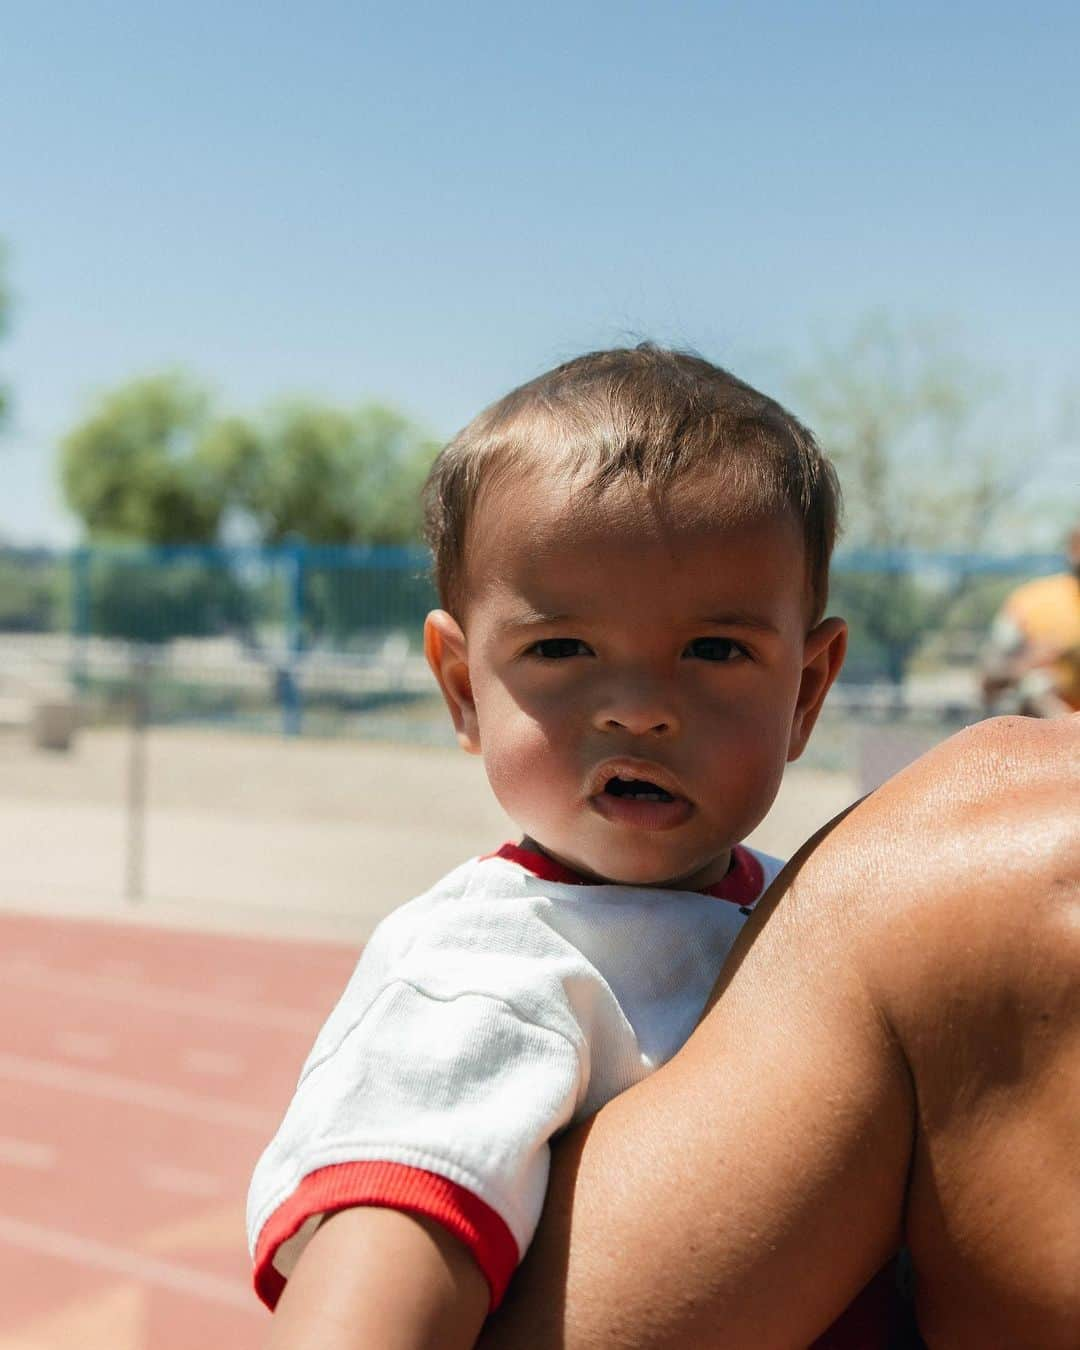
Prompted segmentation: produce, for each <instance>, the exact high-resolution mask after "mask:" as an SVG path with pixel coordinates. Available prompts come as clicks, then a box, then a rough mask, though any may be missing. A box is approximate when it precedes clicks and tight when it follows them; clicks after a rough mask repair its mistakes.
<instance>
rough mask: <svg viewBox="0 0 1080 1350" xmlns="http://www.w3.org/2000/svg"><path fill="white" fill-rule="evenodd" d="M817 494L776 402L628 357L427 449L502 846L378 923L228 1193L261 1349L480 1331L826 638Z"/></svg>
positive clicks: (655, 1034)
mask: <svg viewBox="0 0 1080 1350" xmlns="http://www.w3.org/2000/svg"><path fill="white" fill-rule="evenodd" d="M838 496H839V494H838V488H837V484H836V479H835V475H834V473H833V470H832V468H831V466H830V465H829V464H828V462H827V461H826V460H825V459H824V458H823V456H822V455H821V453H820V451H819V449H818V447H817V446H816V444H815V442H814V439H813V437H812V436H811V435H810V433H809V432H808V431H807V430H806V429H805V428H804V427H803V426H801V425H800V424H799V422H798V421H797V420H796V419H795V418H794V417H792V416H791V415H790V414H789V413H787V412H786V411H785V410H784V409H783V408H781V407H780V406H779V405H778V404H776V403H775V402H773V401H772V400H771V399H769V398H767V397H765V396H764V395H762V394H759V393H757V392H756V391H755V390H753V389H752V388H750V387H749V386H748V385H746V384H743V383H742V382H741V381H739V380H737V379H735V378H734V377H733V376H731V375H729V374H727V373H726V372H725V371H723V370H721V369H719V368H717V367H716V366H713V365H711V364H710V363H709V362H707V361H705V360H702V359H701V358H699V357H696V356H691V355H687V354H683V353H680V352H672V351H665V350H660V349H657V348H655V347H652V346H644V347H639V348H637V349H635V350H615V351H606V352H597V353H594V354H591V355H587V356H582V357H579V358H578V359H576V360H573V361H570V362H568V363H567V364H565V365H563V366H560V367H558V368H557V369H555V370H553V371H551V372H549V373H548V374H545V375H542V376H540V377H539V378H538V379H536V380H533V381H532V382H531V383H529V384H526V385H524V386H522V387H521V388H520V389H516V390H514V391H513V392H512V393H510V394H508V395H507V396H506V397H505V398H503V399H502V400H501V401H499V402H498V403H496V404H494V405H493V406H492V407H490V408H488V409H487V410H485V411H484V412H482V413H481V414H480V415H479V416H478V417H477V418H476V419H475V420H474V421H473V422H472V423H470V425H469V426H467V427H466V428H465V430H464V431H462V432H461V433H460V434H459V435H458V436H457V437H456V438H455V439H454V440H453V441H452V442H451V443H450V444H449V445H448V446H447V447H446V448H445V449H444V450H443V452H442V454H441V455H440V456H439V458H438V460H437V461H436V464H435V466H434V468H433V469H432V472H431V476H430V479H429V482H428V487H427V507H428V533H429V539H430V543H431V546H432V550H433V554H434V559H435V571H436V577H437V581H438V585H439V592H440V597H441V601H442V604H443V608H442V609H439V610H435V611H434V612H433V613H432V614H430V615H429V616H428V619H427V624H426V629H425V648H426V652H427V658H428V661H429V663H430V665H431V668H432V671H433V672H434V674H435V678H436V679H437V680H438V682H439V686H440V688H441V690H442V693H443V696H444V698H445V700H446V704H447V707H448V709H449V712H450V716H451V718H452V720H453V724H454V728H455V731H456V733H457V738H458V741H459V742H460V744H461V745H462V747H463V748H464V749H465V750H467V751H469V752H470V753H472V754H478V755H482V756H483V759H484V767H485V769H486V771H487V775H488V778H489V780H490V782H491V786H492V789H493V791H494V792H495V795H496V796H497V797H498V799H499V801H500V803H501V804H502V806H503V807H504V809H505V810H506V811H507V813H508V814H509V815H510V816H511V817H512V818H513V820H514V821H515V822H516V823H517V824H518V826H519V827H520V829H521V831H522V837H521V839H520V841H519V842H517V843H510V844H505V845H504V846H503V847H502V848H500V849H499V850H498V851H497V852H495V853H493V854H490V855H488V856H487V857H483V858H474V859H472V860H471V861H469V862H466V863H464V864H463V865H462V866H460V867H458V868H457V869H456V870H455V871H453V872H451V873H450V875H449V876H447V877H444V878H443V879H442V880H441V881H440V882H438V883H437V884H436V885H435V886H434V887H433V888H432V889H431V890H430V891H428V892H427V893H426V894H425V895H423V896H421V897H420V898H419V899H416V900H414V901H412V902H411V903H409V904H407V905H405V906H403V907H402V908H400V909H398V910H396V911H395V912H394V913H393V914H392V915H390V917H389V918H387V919H386V920H384V922H383V923H382V924H380V925H379V927H378V929H377V930H376V931H375V933H374V934H373V935H372V938H371V940H370V942H369V943H368V946H367V948H366V949H365V951H364V954H363V957H362V958H361V960H360V963H359V965H358V967H357V969H356V972H355V974H354V976H353V978H352V980H351V981H350V983H349V986H348V988H347V989H346V991H345V993H344V995H343V997H342V999H341V1001H340V1002H339V1004H338V1006H337V1008H336V1009H335V1010H334V1012H333V1013H332V1014H331V1016H330V1018H329V1020H328V1021H327V1023H326V1025H325V1027H324V1028H323V1030H322V1032H321V1033H320V1035H319V1037H318V1039H317V1041H316V1043H315V1047H314V1049H313V1050H312V1052H311V1055H310V1057H309V1058H308V1060H307V1063H306V1064H305V1066H304V1068H303V1071H302V1073H301V1076H300V1081H299V1084H298V1087H297V1090H296V1095H295V1096H294V1098H293V1101H292V1103H291V1105H290V1107H289V1110H288V1112H287V1114H286V1116H285V1119H284V1121H283V1123H282V1125H281V1127H280V1129H279V1130H278V1133H277V1135H276V1137H275V1138H274V1140H273V1142H272V1143H271V1144H270V1146H269V1148H268V1149H267V1150H266V1152H265V1153H264V1155H263V1157H262V1158H261V1160H260V1162H259V1164H258V1166H257V1168H256V1171H255V1175H254V1178H253V1180H252V1185H251V1193H250V1197H249V1203H248V1232H249V1241H250V1245H251V1249H252V1252H253V1255H254V1259H255V1266H256V1272H255V1283H256V1288H257V1290H258V1293H259V1295H260V1296H261V1297H262V1299H263V1300H264V1302H266V1303H267V1304H268V1305H269V1306H270V1307H274V1306H275V1304H276V1303H277V1301H278V1298H279V1296H281V1295H282V1293H283V1291H284V1290H286V1288H287V1290H288V1292H287V1293H286V1294H285V1297H284V1298H283V1299H282V1303H281V1307H280V1309H279V1312H278V1315H277V1317H275V1332H274V1345H276V1346H286V1345H289V1346H293V1345H295V1346H299V1345H301V1344H304V1345H306V1344H312V1345H315V1344H318V1345H319V1346H321V1347H329V1346H337V1345H341V1346H351V1345H356V1346H360V1345H370V1346H376V1345H377V1346H383V1345H386V1346H390V1345H393V1346H403V1347H404V1346H420V1345H428V1344H430V1345H438V1346H440V1347H453V1346H458V1345H460V1346H469V1345H471V1344H472V1343H473V1340H474V1339H475V1336H476V1335H477V1333H478V1331H479V1328H480V1326H481V1324H482V1322H483V1318H484V1316H485V1315H486V1313H487V1311H488V1310H489V1308H490V1307H494V1306H496V1305H497V1304H498V1302H499V1300H500V1298H501V1297H502V1294H503V1292H504V1290H505V1288H506V1285H507V1283H508V1281H509V1279H510V1277H511V1275H512V1273H513V1271H514V1269H515V1267H516V1265H517V1263H518V1261H519V1260H520V1258H521V1256H522V1254H523V1253H524V1251H525V1249H526V1247H527V1246H528V1243H529V1241H530V1239H531V1237H532V1235H533V1232H534V1230H535V1227H536V1224H537V1221H538V1219H539V1215H540V1210H541V1207H542V1205H543V1200H544V1192H545V1186H546V1182H547V1173H548V1163H549V1141H550V1140H551V1138H552V1137H553V1136H554V1135H556V1134H557V1133H558V1132H559V1131H561V1130H563V1129H564V1128H566V1127H567V1126H568V1125H569V1124H571V1123H572V1122H574V1121H577V1120H580V1119H581V1118H582V1117H585V1116H588V1115H590V1114H591V1113H593V1112H594V1111H596V1110H597V1109H598V1108H599V1107H601V1106H602V1105H603V1104H604V1103H605V1102H606V1101H608V1100H609V1099H610V1098H611V1097H613V1096H614V1095H615V1094H616V1093H619V1092H622V1091H624V1090H625V1089H627V1088H628V1087H630V1086H632V1085H633V1084H634V1083H636V1082H638V1081H639V1080H640V1079H642V1078H643V1077H644V1076H645V1075H647V1074H649V1073H650V1072H651V1071H652V1070H653V1069H655V1068H656V1067H657V1066H659V1065H660V1064H662V1063H664V1062H665V1061H666V1060H667V1059H669V1058H670V1057H671V1056H672V1055H673V1054H674V1053H675V1052H676V1051H677V1050H678V1049H679V1047H680V1046H681V1045H682V1044H683V1042H684V1041H685V1040H686V1038H687V1037H688V1035H689V1034H690V1032H691V1031H692V1030H693V1028H694V1025H695V1023H696V1022H697V1020H698V1018H699V1016H700V1014H701V1011H702V1009H703V1007H704V1005H705V1001H706V999H707V997H708V994H709V992H710V990H711V988H712V986H713V984H714V983H715V980H716V977H717V974H718V972H719V970H720V967H721V965H722V963H723V961H724V959H725V956H726V955H727V953H728V951H729V949H730V947H731V944H732V942H733V941H734V939H735V937H736V935H737V933H738V931H739V929H740V928H741V926H742V924H743V923H744V921H745V918H746V916H747V915H748V914H749V912H750V910H751V908H752V907H753V905H754V904H755V902H756V901H757V900H758V898H759V897H760V896H761V894H762V893H763V891H764V890H765V889H766V887H767V886H768V885H769V883H770V882H771V880H772V879H773V877H774V876H775V875H776V873H777V872H778V871H779V869H780V866H781V863H780V861H779V860H777V859H774V858H770V857H767V856H765V855H763V854H760V853H758V852H756V851H754V850H753V849H750V848H748V847H746V846H745V845H744V844H742V843H741V842H740V841H741V840H743V839H744V838H745V837H746V836H747V835H748V834H749V833H750V831H752V830H753V829H754V827H755V826H756V825H757V824H758V823H759V822H760V821H761V820H762V818H763V817H764V816H765V814H766V812H767V811H768V809H769V807H770V805H771V804H772V801H773V799H774V797H775V795H776V792H777V789H778V787H779V784H780V780H781V776H782V774H783V770H784V765H785V764H786V763H787V762H788V761H789V760H793V759H795V758H797V757H798V756H799V755H800V754H801V753H802V750H803V748H804V746H805V745H806V742H807V739H808V737H809V735H810V732H811V730H812V728H813V726H814V722H815V720H816V718H817V716H818V713H819V712H820V709H821V705H822V702H823V700H824V698H825V695H826V693H827V692H828V690H829V687H830V685H831V684H832V682H833V680H834V679H835V677H836V674H837V672H838V671H839V669H840V665H841V662H842V660H843V655H844V648H845V642H846V629H845V625H844V624H843V622H842V621H841V620H839V619H824V618H823V617H822V616H823V613H824V607H825V601H826V594H827V587H828V567H829V559H830V555H831V551H832V546H833V540H834V535H835V530H836V520H837V512H838ZM330 1216H334V1217H333V1219H332V1221H330V1222H327V1220H328V1219H330ZM301 1257H302V1258H303V1259H302V1260H301ZM298 1263H299V1265H298ZM294 1271H295V1272H296V1273H295V1275H294ZM316 1322H318V1323H319V1325H320V1326H321V1327H322V1330H321V1331H318V1330H316V1329H315V1323H316ZM309 1337H310V1338H311V1339H310V1340H309V1339H308V1338H309ZM335 1337H338V1338H339V1339H335Z"/></svg>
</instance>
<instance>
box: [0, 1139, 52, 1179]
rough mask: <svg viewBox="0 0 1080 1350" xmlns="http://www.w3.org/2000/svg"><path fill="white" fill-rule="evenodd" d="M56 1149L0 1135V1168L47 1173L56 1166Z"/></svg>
mask: <svg viewBox="0 0 1080 1350" xmlns="http://www.w3.org/2000/svg"><path fill="white" fill-rule="evenodd" d="M56 1157H57V1154H56V1149H54V1148H52V1147H51V1146H50V1145H49V1144H39V1143H38V1142H37V1141H36V1140H33V1139H13V1138H12V1137H11V1136H10V1135H6V1134H0V1166H7V1167H26V1168H29V1169H31V1170H32V1171H35V1172H49V1171H51V1170H52V1169H53V1168H54V1167H55V1166H56Z"/></svg>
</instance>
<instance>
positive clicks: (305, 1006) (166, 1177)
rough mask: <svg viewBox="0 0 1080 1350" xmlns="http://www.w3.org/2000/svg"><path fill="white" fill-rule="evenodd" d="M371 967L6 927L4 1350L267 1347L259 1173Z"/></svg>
mask: <svg viewBox="0 0 1080 1350" xmlns="http://www.w3.org/2000/svg"><path fill="white" fill-rule="evenodd" d="M357 954H358V949H357V948H352V947H342V946H331V945H327V944H318V943H312V942H293V941H279V940H267V939H260V938H244V937H222V936H218V935H209V934H201V933H200V934H196V933H190V932H174V931H166V930H162V929H152V928H143V927H140V926H137V925H134V924H132V925H127V924H124V925H121V924H114V923H104V922H100V923H99V922H86V921H74V920H67V919H41V918H33V917H22V916H11V915H5V916H0V1295H2V1297H0V1350H61V1347H63V1350H70V1348H71V1347H72V1346H78V1347H79V1350H106V1347H107V1348H108V1350H192V1347H193V1346H196V1345H217V1346H228V1347H229V1348H230V1350H258V1347H260V1346H261V1345H262V1343H263V1342H264V1341H265V1339H266V1335H267V1332H268V1329H269V1314H268V1313H267V1312H266V1311H265V1310H264V1309H263V1308H262V1307H261V1305H260V1304H259V1303H258V1301H257V1299H256V1298H255V1295H254V1294H253V1293H252V1290H251V1279H250V1271H249V1264H248V1257H247V1250H246V1246H245V1238H244V1201H245V1197H246V1193H247V1183H248V1178H249V1176H250V1174H251V1169H252V1167H253V1166H254V1163H255V1160H256V1158H257V1156H258V1154H259V1152H260V1151H261V1149H262V1148H263V1147H264V1145H265V1144H266V1143H267V1142H268V1140H269V1138H270V1135H271V1133H272V1132H273V1129H274V1127H275V1126H276V1124H277V1121H278V1119H279V1117H280V1115H281V1113H282V1112H283V1111H284V1109H285V1106H286V1104H287V1102H288V1100H289V1097H290V1096H291V1094H292V1089H293V1086H294V1084H295V1082H296V1078H297V1075H298V1073H299V1070H300V1066H301V1064H302V1063H303V1060H304V1058H305V1056H306V1054H307V1052H308V1049H309V1048H310V1045H311V1042H312V1040H313V1038H314V1035H315V1032H316V1031H317V1030H318V1027H319V1026H320V1024H321V1023H322V1021H323V1019H324V1018H325V1016H326V1014H327V1013H328V1012H329V1010H330V1008H331V1006H332V1005H333V1003H334V1001H335V1000H336V998H337V996H338V994H339V993H340V991H341V990H342V988H343V987H344V984H345V981H346V979H347V978H348V975H349V973H350V971H351V970H352V967H353V965H354V963H355V961H356V956H357Z"/></svg>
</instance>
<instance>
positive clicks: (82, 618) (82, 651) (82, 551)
mask: <svg viewBox="0 0 1080 1350" xmlns="http://www.w3.org/2000/svg"><path fill="white" fill-rule="evenodd" d="M89 637H90V550H89V549H88V548H86V547H82V548H76V549H72V552H71V683H72V685H73V686H74V688H75V689H76V690H77V691H78V692H79V693H80V694H82V693H85V692H86V687H87V684H88V682H89V671H88V669H87V659H86V647H87V641H88V639H89Z"/></svg>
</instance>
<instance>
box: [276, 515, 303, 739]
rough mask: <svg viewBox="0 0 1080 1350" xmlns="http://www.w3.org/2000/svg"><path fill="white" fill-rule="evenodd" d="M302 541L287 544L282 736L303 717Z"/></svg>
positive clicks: (293, 729)
mask: <svg viewBox="0 0 1080 1350" xmlns="http://www.w3.org/2000/svg"><path fill="white" fill-rule="evenodd" d="M304 554H305V548H304V545H303V543H301V542H299V541H295V542H293V543H291V544H290V545H289V617H288V631H287V646H288V651H287V653H286V657H285V666H284V668H283V670H282V672H281V681H280V686H281V713H282V730H283V732H284V733H285V735H286V736H299V735H300V724H301V721H302V719H303V700H302V697H301V693H300V683H299V680H298V678H297V671H298V669H299V664H300V654H301V653H302V652H303V650H304V562H305V557H304Z"/></svg>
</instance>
